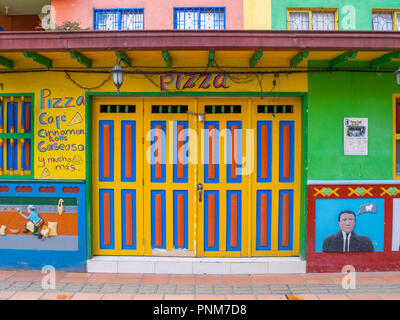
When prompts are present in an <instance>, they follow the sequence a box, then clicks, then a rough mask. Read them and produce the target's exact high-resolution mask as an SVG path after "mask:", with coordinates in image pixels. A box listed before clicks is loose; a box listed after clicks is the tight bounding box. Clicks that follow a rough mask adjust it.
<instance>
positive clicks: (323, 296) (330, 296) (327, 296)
mask: <svg viewBox="0 0 400 320" xmlns="http://www.w3.org/2000/svg"><path fill="white" fill-rule="evenodd" d="M317 296H318V298H319V299H320V300H349V298H348V297H347V296H346V295H345V294H328V293H326V294H317Z"/></svg>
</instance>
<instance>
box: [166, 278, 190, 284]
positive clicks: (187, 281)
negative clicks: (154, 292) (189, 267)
mask: <svg viewBox="0 0 400 320" xmlns="http://www.w3.org/2000/svg"><path fill="white" fill-rule="evenodd" d="M168 283H169V284H194V283H195V279H194V278H193V279H169V281H168Z"/></svg>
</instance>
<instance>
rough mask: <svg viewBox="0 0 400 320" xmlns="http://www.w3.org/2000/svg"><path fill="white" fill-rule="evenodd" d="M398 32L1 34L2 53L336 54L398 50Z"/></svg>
mask: <svg viewBox="0 0 400 320" xmlns="http://www.w3.org/2000/svg"><path fill="white" fill-rule="evenodd" d="M399 42H400V32H376V31H346V32H343V31H330V32H326V31H325V32H322V31H321V32H320V31H312V32H310V31H298V32H297V31H296V32H293V31H290V32H289V31H285V30H282V31H281V30H279V31H277V30H276V31H270V30H266V31H263V30H232V31H230V30H227V31H224V32H220V31H203V30H202V31H201V32H200V31H188V32H180V30H168V31H158V30H140V32H138V31H113V32H109V31H69V32H58V31H51V32H47V31H43V32H34V31H31V32H1V33H0V51H14V52H15V51H26V50H29V51H37V52H44V51H71V50H72V51H84V50H114V51H115V50H122V51H123V50H125V51H128V50H157V51H159V50H169V51H172V50H207V51H208V50H230V49H232V50H252V51H254V50H264V51H267V50H270V49H278V50H305V51H311V50H335V51H359V52H360V51H365V50H368V51H388V52H389V51H398V50H399V45H398V43H399Z"/></svg>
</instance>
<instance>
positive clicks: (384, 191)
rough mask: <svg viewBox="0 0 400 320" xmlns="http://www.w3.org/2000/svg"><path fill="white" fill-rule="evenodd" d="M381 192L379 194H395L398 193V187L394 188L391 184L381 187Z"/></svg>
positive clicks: (399, 191)
mask: <svg viewBox="0 0 400 320" xmlns="http://www.w3.org/2000/svg"><path fill="white" fill-rule="evenodd" d="M381 190H382V193H381V196H383V195H385V194H387V195H389V196H396V195H398V194H399V193H400V188H396V187H393V186H390V187H381Z"/></svg>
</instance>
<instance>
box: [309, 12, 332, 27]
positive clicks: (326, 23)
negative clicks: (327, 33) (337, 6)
mask: <svg viewBox="0 0 400 320" xmlns="http://www.w3.org/2000/svg"><path fill="white" fill-rule="evenodd" d="M312 29H313V30H335V13H334V12H313V13H312Z"/></svg>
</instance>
